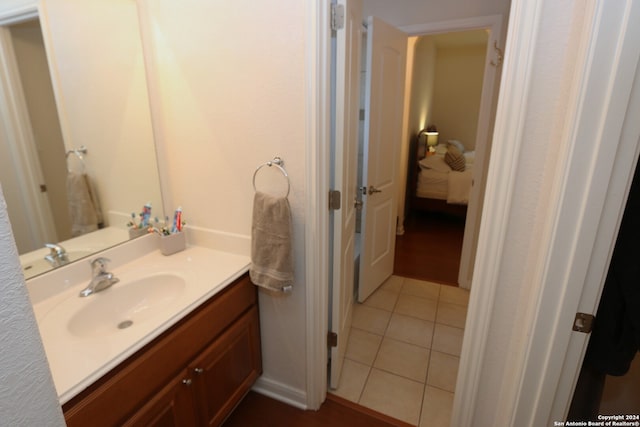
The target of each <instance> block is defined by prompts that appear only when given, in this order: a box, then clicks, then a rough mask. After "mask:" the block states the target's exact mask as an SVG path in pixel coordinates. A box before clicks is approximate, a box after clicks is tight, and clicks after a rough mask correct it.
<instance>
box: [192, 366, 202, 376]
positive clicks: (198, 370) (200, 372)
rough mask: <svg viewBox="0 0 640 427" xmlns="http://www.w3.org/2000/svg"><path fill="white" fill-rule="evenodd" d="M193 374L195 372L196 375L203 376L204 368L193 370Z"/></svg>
mask: <svg viewBox="0 0 640 427" xmlns="http://www.w3.org/2000/svg"><path fill="white" fill-rule="evenodd" d="M193 372H195V373H196V374H198V375H200V374H202V373H203V372H204V369H202V368H195V369H194V370H193Z"/></svg>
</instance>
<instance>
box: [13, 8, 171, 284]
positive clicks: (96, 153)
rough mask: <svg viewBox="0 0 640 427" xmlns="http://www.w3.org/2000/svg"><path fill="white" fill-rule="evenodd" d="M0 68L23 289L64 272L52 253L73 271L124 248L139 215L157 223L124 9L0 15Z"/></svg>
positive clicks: (139, 61)
mask: <svg viewBox="0 0 640 427" xmlns="http://www.w3.org/2000/svg"><path fill="white" fill-rule="evenodd" d="M0 66H2V68H3V71H4V70H7V72H6V73H4V74H6V76H5V77H4V78H2V79H0V123H2V126H0V127H2V128H3V129H4V132H0V183H1V185H2V191H3V193H4V197H5V200H6V202H7V207H8V212H9V219H10V221H11V224H12V229H13V234H14V237H15V239H16V244H17V247H18V252H19V254H20V259H21V263H22V265H23V271H24V273H25V277H26V278H30V277H33V276H35V275H38V274H40V273H43V272H46V271H49V270H51V269H52V268H55V267H56V266H59V265H63V264H65V262H66V260H64V259H63V260H60V259H59V257H57V254H58V253H59V247H60V246H61V247H62V248H64V250H65V252H66V258H67V259H68V260H69V261H70V262H73V261H76V260H78V259H82V258H86V257H88V256H91V255H92V254H94V253H95V252H98V251H101V250H103V249H106V248H108V247H111V246H114V245H116V244H119V243H122V242H123V241H126V240H128V239H129V238H130V233H129V230H128V227H127V223H128V222H129V221H131V219H132V218H131V216H132V214H133V215H135V216H136V221H137V220H138V214H139V213H140V212H141V211H142V209H143V206H144V205H145V204H148V203H149V204H151V206H152V213H151V216H152V218H154V217H158V218H163V217H164V214H163V212H162V199H161V190H160V183H159V176H158V167H157V162H156V152H155V146H154V140H153V130H152V124H151V114H150V108H149V98H148V93H147V83H146V73H145V65H144V56H143V49H142V42H141V39H140V31H139V25H138V15H137V9H136V3H135V2H132V1H130V0H89V1H83V2H78V1H73V0H44V1H42V2H40V7H39V9H37V8H36V6H35V5H34V6H33V7H32V8H30V9H29V10H27V11H24V10H23V11H20V12H19V13H11V12H4V11H0ZM80 149H82V150H80ZM87 189H89V190H90V191H89V192H87V191H85V190H87ZM70 211H71V212H73V213H72V214H70ZM46 244H49V246H50V247H48V248H47V247H45V245H46Z"/></svg>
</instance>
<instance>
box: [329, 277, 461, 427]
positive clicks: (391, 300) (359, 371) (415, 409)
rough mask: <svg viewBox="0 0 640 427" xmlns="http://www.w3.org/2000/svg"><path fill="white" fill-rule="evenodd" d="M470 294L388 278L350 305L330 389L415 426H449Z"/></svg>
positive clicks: (433, 285)
mask: <svg viewBox="0 0 640 427" xmlns="http://www.w3.org/2000/svg"><path fill="white" fill-rule="evenodd" d="M468 302H469V292H468V291H466V290H464V289H460V288H457V287H453V286H447V285H440V284H437V283H433V282H426V281H421V280H415V279H410V278H404V277H400V276H391V278H389V279H388V280H387V281H386V282H385V283H384V284H383V285H382V286H381V287H380V288H379V289H378V290H377V291H376V292H375V293H374V294H373V295H371V296H370V297H369V298H368V299H367V300H366V301H365V302H364V303H363V304H357V305H356V306H355V307H354V315H353V323H352V327H351V332H350V337H349V345H348V347H347V352H346V356H345V362H344V368H343V373H342V379H341V383H340V387H339V388H338V389H337V390H335V391H333V393H334V394H336V395H338V396H341V397H343V398H346V399H348V400H351V401H353V402H356V403H359V404H360V405H362V406H365V407H367V408H370V409H373V410H376V411H379V412H382V413H384V414H386V415H389V416H392V417H394V418H397V419H399V420H402V421H405V422H408V423H410V424H413V425H419V426H427V425H428V426H430V427H431V426H448V425H449V420H450V417H451V406H452V403H453V392H454V391H455V382H456V377H457V372H458V363H459V360H460V350H461V346H462V337H463V334H464V324H465V320H466V312H467V306H468Z"/></svg>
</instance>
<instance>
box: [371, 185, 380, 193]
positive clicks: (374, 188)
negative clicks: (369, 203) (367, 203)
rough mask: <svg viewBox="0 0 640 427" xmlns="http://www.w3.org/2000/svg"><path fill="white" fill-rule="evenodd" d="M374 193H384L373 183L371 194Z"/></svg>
mask: <svg viewBox="0 0 640 427" xmlns="http://www.w3.org/2000/svg"><path fill="white" fill-rule="evenodd" d="M373 193H382V190H378V189H377V188H376V187H374V186H373V185H370V186H369V194H373Z"/></svg>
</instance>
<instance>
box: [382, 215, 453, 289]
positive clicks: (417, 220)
mask: <svg viewBox="0 0 640 427" xmlns="http://www.w3.org/2000/svg"><path fill="white" fill-rule="evenodd" d="M463 237H464V219H463V218H458V217H453V216H448V215H444V214H438V213H425V212H412V213H411V214H410V215H409V217H408V218H407V220H406V221H405V233H404V235H402V236H397V237H396V256H395V264H394V271H393V274H395V275H397V276H403V277H410V278H412V279H419V280H428V281H431V282H437V283H442V284H446V285H453V286H458V270H459V269H460V254H461V253H462V238H463Z"/></svg>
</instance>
